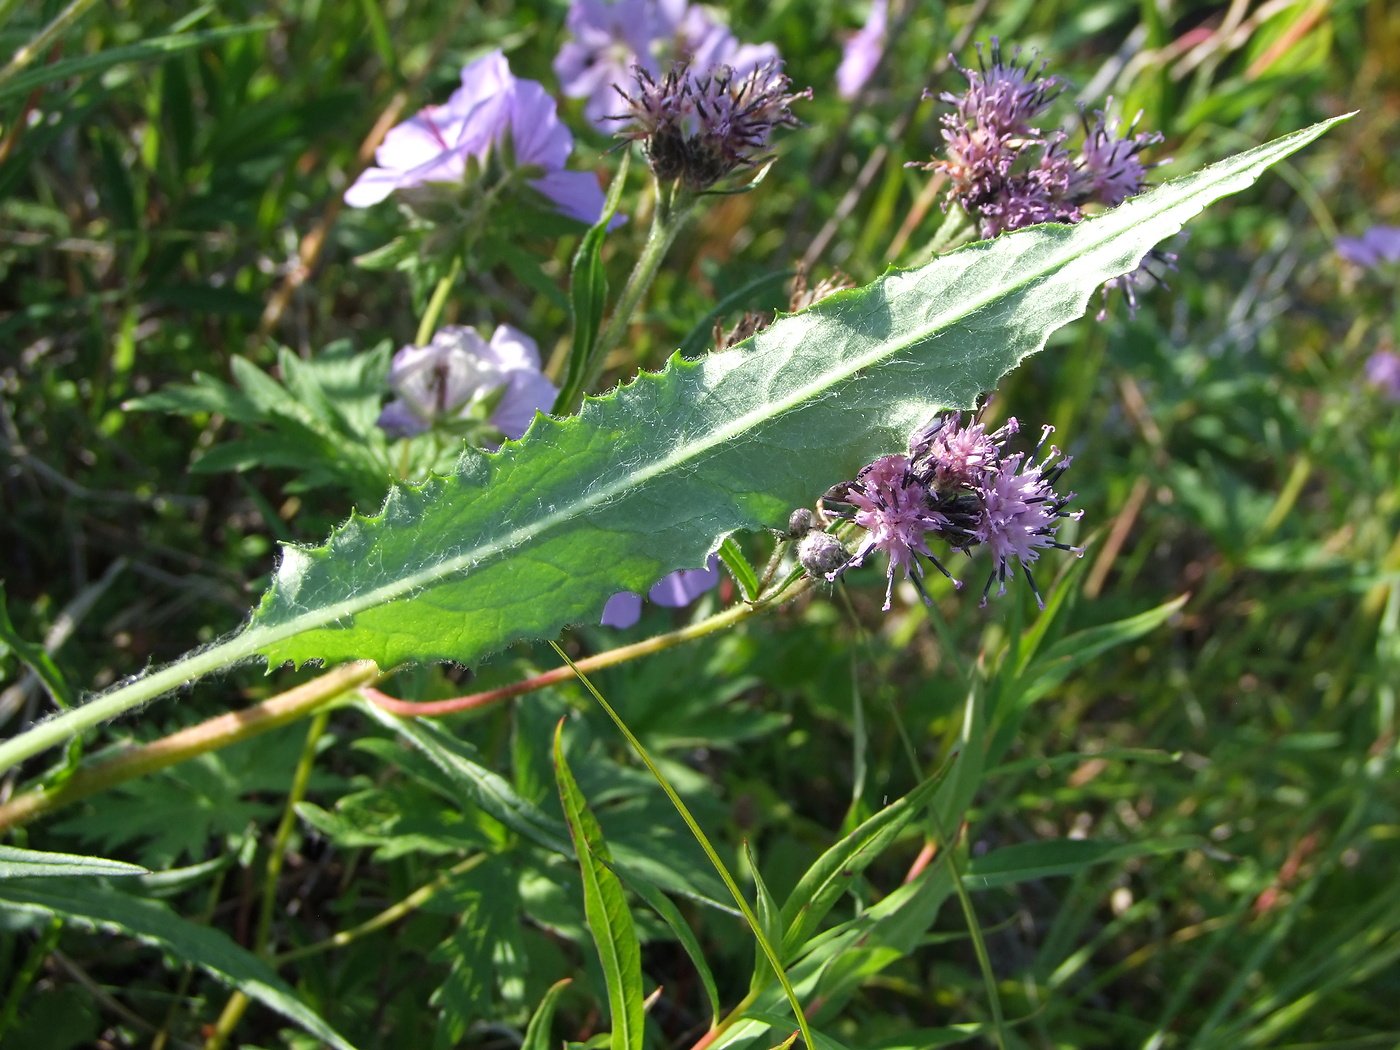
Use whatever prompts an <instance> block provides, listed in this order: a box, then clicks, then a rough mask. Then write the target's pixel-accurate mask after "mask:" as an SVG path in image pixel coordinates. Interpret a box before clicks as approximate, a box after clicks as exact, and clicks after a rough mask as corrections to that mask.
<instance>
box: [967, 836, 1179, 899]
mask: <svg viewBox="0 0 1400 1050" xmlns="http://www.w3.org/2000/svg"><path fill="white" fill-rule="evenodd" d="M1201 845H1202V843H1201V840H1200V839H1199V838H1197V837H1196V836H1194V835H1176V836H1173V837H1171V838H1164V839H1151V840H1149V841H1147V842H1096V841H1094V840H1092V839H1046V840H1044V841H1041V842H1020V843H1017V844H1016V845H1014V846H1006V847H1004V848H1002V849H998V850H993V851H992V852H991V853H987V854H984V855H983V856H981V857H974V858H973V859H972V861H971V863H969V864H968V866H967V872H966V874H964V875H963V883H964V885H966V886H967V888H968V889H973V890H986V889H991V888H992V887H994V886H1010V885H1012V884H1013V883H1017V882H1027V881H1029V880H1031V879H1044V878H1048V877H1049V876H1051V875H1073V874H1074V873H1075V872H1077V871H1079V870H1080V869H1082V868H1087V867H1088V866H1089V865H1091V864H1107V863H1109V862H1112V861H1124V860H1131V859H1133V858H1134V857H1150V856H1154V855H1156V854H1161V853H1180V852H1182V851H1183V850H1188V849H1199V848H1200V847H1201Z"/></svg>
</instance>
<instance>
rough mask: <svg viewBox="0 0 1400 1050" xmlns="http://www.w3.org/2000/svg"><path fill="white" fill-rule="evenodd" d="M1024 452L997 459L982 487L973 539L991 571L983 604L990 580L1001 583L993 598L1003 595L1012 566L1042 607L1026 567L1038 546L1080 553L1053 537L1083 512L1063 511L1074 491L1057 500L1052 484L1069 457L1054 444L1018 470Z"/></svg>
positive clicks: (1046, 432) (1048, 429)
mask: <svg viewBox="0 0 1400 1050" xmlns="http://www.w3.org/2000/svg"><path fill="white" fill-rule="evenodd" d="M1052 429H1053V428H1051V427H1046V428H1045V429H1044V433H1043V434H1042V435H1041V439H1040V445H1037V446H1036V452H1037V453H1038V452H1039V451H1040V448H1041V447H1042V446H1043V445H1044V444H1045V439H1046V438H1047V437H1049V435H1050V433H1051V430H1052ZM1024 459H1025V456H1024V454H1023V453H1020V452H1018V453H1016V454H1015V455H1013V456H1009V457H1007V458H1006V459H1005V460H1003V461H1002V463H1001V466H1000V468H999V469H998V470H997V471H996V472H995V473H994V474H993V475H992V476H991V478H989V479H988V480H987V482H986V483H985V484H984V485H983V486H982V491H981V497H982V513H981V520H980V522H979V524H978V527H977V532H976V540H977V542H978V543H984V544H986V545H987V548H988V549H989V550H990V551H991V553H992V561H993V564H992V573H991V575H990V576H989V577H988V578H987V586H986V587H985V588H984V589H983V591H982V604H983V605H986V604H987V594H988V593H989V592H990V591H991V589H992V583H993V581H998V582H1000V584H1001V587H1000V589H999V590H998V591H997V594H998V595H1001V594H1005V593H1006V580H1007V577H1008V576H1010V575H1011V574H1012V572H1013V568H1012V564H1011V563H1012V562H1013V561H1015V562H1016V563H1018V564H1019V565H1020V566H1021V571H1022V572H1023V573H1024V574H1025V576H1026V580H1027V581H1028V582H1029V583H1030V585H1031V591H1032V592H1033V593H1034V594H1035V600H1036V603H1037V604H1039V605H1040V607H1041V608H1044V607H1045V603H1044V601H1043V600H1042V599H1041V597H1040V590H1039V589H1038V588H1037V587H1036V585H1035V577H1034V576H1032V575H1031V569H1030V566H1031V563H1032V562H1034V561H1035V560H1036V559H1038V558H1039V557H1040V549H1041V548H1043V547H1058V548H1060V549H1061V550H1072V551H1075V552H1076V553H1078V554H1083V553H1084V552H1083V550H1081V549H1080V548H1077V547H1070V546H1068V545H1067V544H1064V543H1059V542H1058V541H1056V539H1055V533H1056V531H1057V530H1058V529H1059V527H1060V519H1061V518H1067V517H1068V518H1078V517H1079V516H1080V515H1081V514H1082V513H1083V512H1082V511H1077V512H1075V513H1072V514H1071V513H1070V512H1068V511H1066V510H1065V509H1064V508H1065V506H1066V504H1068V503H1069V501H1070V500H1072V499H1073V498H1074V493H1072V492H1071V493H1070V494H1069V495H1068V496H1060V495H1058V494H1057V493H1056V492H1055V489H1054V486H1055V483H1056V482H1057V481H1059V479H1060V476H1061V475H1062V474H1063V473H1064V472H1065V470H1066V469H1067V468H1068V467H1069V464H1070V460H1069V458H1068V457H1066V458H1061V454H1060V450H1059V449H1057V448H1056V447H1055V446H1054V445H1051V446H1050V450H1049V451H1048V452H1047V453H1046V454H1045V458H1044V459H1042V460H1041V461H1040V462H1039V463H1038V464H1029V465H1028V466H1027V468H1026V469H1025V470H1024V471H1022V470H1021V463H1022V461H1023V460H1024Z"/></svg>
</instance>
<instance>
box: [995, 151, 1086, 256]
mask: <svg viewBox="0 0 1400 1050" xmlns="http://www.w3.org/2000/svg"><path fill="white" fill-rule="evenodd" d="M1074 175H1075V172H1074V163H1073V161H1072V160H1071V159H1070V156H1069V154H1068V153H1067V152H1065V150H1064V148H1063V147H1062V146H1061V145H1060V140H1059V138H1058V137H1057V138H1052V139H1050V140H1048V141H1047V142H1046V143H1045V149H1044V152H1043V153H1042V154H1041V158H1040V163H1038V164H1037V165H1036V166H1035V167H1033V168H1031V169H1030V170H1029V171H1026V172H1023V173H1021V174H1017V175H1012V176H1010V177H1009V178H1006V179H1004V180H1003V181H1002V183H1001V185H1000V187H999V192H997V194H996V195H995V196H993V197H992V198H991V199H990V200H987V201H984V202H983V203H981V205H980V206H979V207H978V209H977V211H978V214H979V215H980V217H981V220H982V236H983V237H995V236H997V234H1000V233H1006V232H1007V231H1009V230H1019V229H1023V228H1024V227H1026V226H1034V225H1036V224H1037V223H1042V222H1062V223H1069V224H1071V225H1072V224H1074V223H1076V222H1078V221H1079V220H1080V219H1082V218H1084V212H1083V211H1082V210H1081V209H1080V207H1079V205H1078V204H1076V203H1074V201H1073V200H1072V199H1071V196H1070V187H1071V185H1072V183H1073V181H1074Z"/></svg>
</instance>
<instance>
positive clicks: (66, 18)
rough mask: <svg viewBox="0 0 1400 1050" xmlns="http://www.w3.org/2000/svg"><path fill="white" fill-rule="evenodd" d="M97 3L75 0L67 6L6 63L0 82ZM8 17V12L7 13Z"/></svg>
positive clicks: (0, 71)
mask: <svg viewBox="0 0 1400 1050" xmlns="http://www.w3.org/2000/svg"><path fill="white" fill-rule="evenodd" d="M95 3H97V0H73V2H72V3H71V4H69V5H68V6H67V7H65V8H64V9H63V10H62V11H60V12H59V13H58V15H57V16H56V17H55V18H54V20H53V21H52V22H50V23H49V24H48V25H46V26H44V28H43V29H41V30H39V32H38V34H37V35H36V36H34V37H33V38H32V39H31V40H30V41H29V43H27V44H25V45H24V46H23V47H21V48H20V49H19V50H18V51H16V52H15V54H14V57H13V58H11V59H10V61H9V62H7V63H6V64H5V68H4V69H0V84H3V83H5V81H7V80H9V79H10V78H11V77H12V76H14V75H15V74H16V73H18V72H19V71H20V70H22V69H23V68H24V67H25V66H27V65H29V63H31V62H33V61H34V59H36V58H38V57H39V55H40V54H42V53H43V52H44V50H45V49H46V48H47V47H48V46H49V45H50V44H52V43H54V42H55V41H56V40H58V38H59V37H61V36H62V35H63V34H64V33H66V32H68V30H69V29H70V28H71V27H72V25H73V23H74V22H76V21H77V20H78V19H79V18H81V17H82V16H83V14H84V13H85V12H86V11H87V9H88V8H89V7H91V6H92V5H93V4H95ZM6 17H8V13H7V14H6Z"/></svg>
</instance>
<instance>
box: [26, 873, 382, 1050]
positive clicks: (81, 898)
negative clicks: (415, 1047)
mask: <svg viewBox="0 0 1400 1050" xmlns="http://www.w3.org/2000/svg"><path fill="white" fill-rule="evenodd" d="M109 863H110V862H109ZM0 907H4V908H6V909H9V910H11V911H15V912H21V913H24V912H28V913H31V914H33V913H38V914H41V915H45V916H48V915H57V916H58V917H59V918H61V919H64V920H66V921H69V922H76V923H78V924H80V925H84V926H90V927H97V928H103V929H112V930H115V931H117V932H118V933H120V934H122V935H123V936H127V937H135V938H136V939H137V940H139V941H141V942H143V943H145V944H152V945H155V946H156V947H158V948H160V949H162V950H163V951H166V952H168V953H170V954H171V955H173V956H175V957H176V958H177V959H181V960H183V961H184V962H187V963H190V964H191V965H194V966H198V967H199V968H200V969H202V970H204V971H206V972H207V973H209V974H210V975H211V976H213V977H215V978H217V979H218V980H220V981H222V982H223V983H224V984H226V985H228V986H230V987H232V988H237V989H238V990H239V991H241V992H243V994H244V995H246V996H248V998H250V999H255V1000H257V1001H258V1002H260V1003H262V1004H263V1005H264V1006H267V1007H270V1008H271V1009H273V1010H276V1011H277V1012H278V1013H280V1014H281V1015H282V1016H283V1017H286V1018H288V1019H290V1020H292V1021H295V1022H296V1023H297V1024H299V1025H301V1027H303V1028H304V1029H306V1030H307V1031H308V1032H310V1033H311V1034H312V1035H314V1036H316V1038H318V1039H320V1040H322V1041H323V1042H325V1043H326V1044H328V1045H330V1046H333V1047H335V1048H336V1050H354V1047H353V1046H351V1044H350V1043H348V1042H346V1041H345V1040H344V1039H343V1038H342V1037H341V1036H340V1034H339V1033H337V1032H336V1031H335V1029H333V1028H332V1027H331V1026H330V1025H328V1024H327V1023H326V1022H325V1021H324V1020H322V1018H321V1017H320V1015H319V1014H317V1013H316V1012H315V1011H314V1010H312V1009H311V1008H310V1007H308V1006H307V1005H306V1004H305V1003H303V1002H302V1001H301V1000H300V999H298V998H297V997H296V993H295V992H294V991H292V989H291V987H290V986H289V985H288V984H287V983H286V982H285V981H283V980H282V978H280V977H278V976H277V974H275V973H274V972H273V971H272V968H271V967H270V966H268V965H267V963H266V962H264V961H263V960H262V959H259V958H258V957H257V956H256V955H254V954H253V953H252V952H250V951H248V950H247V949H246V948H240V947H239V946H238V945H237V944H235V943H234V942H233V941H232V940H231V939H230V938H229V937H228V935H227V934H225V933H224V932H223V931H222V930H216V929H213V928H212V927H209V926H200V925H198V924H197V923H193V922H190V921H188V920H187V919H182V918H180V917H179V916H178V915H176V914H175V913H174V912H173V911H171V910H170V906H169V905H168V904H166V903H165V902H164V901H154V900H144V899H142V898H140V897H132V896H129V895H128V894H125V893H118V892H117V891H116V890H114V889H111V888H109V887H106V886H103V885H102V884H100V883H92V882H88V881H86V880H78V879H60V880H54V879H43V880H38V879H36V880H32V881H31V880H15V881H6V882H0Z"/></svg>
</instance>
